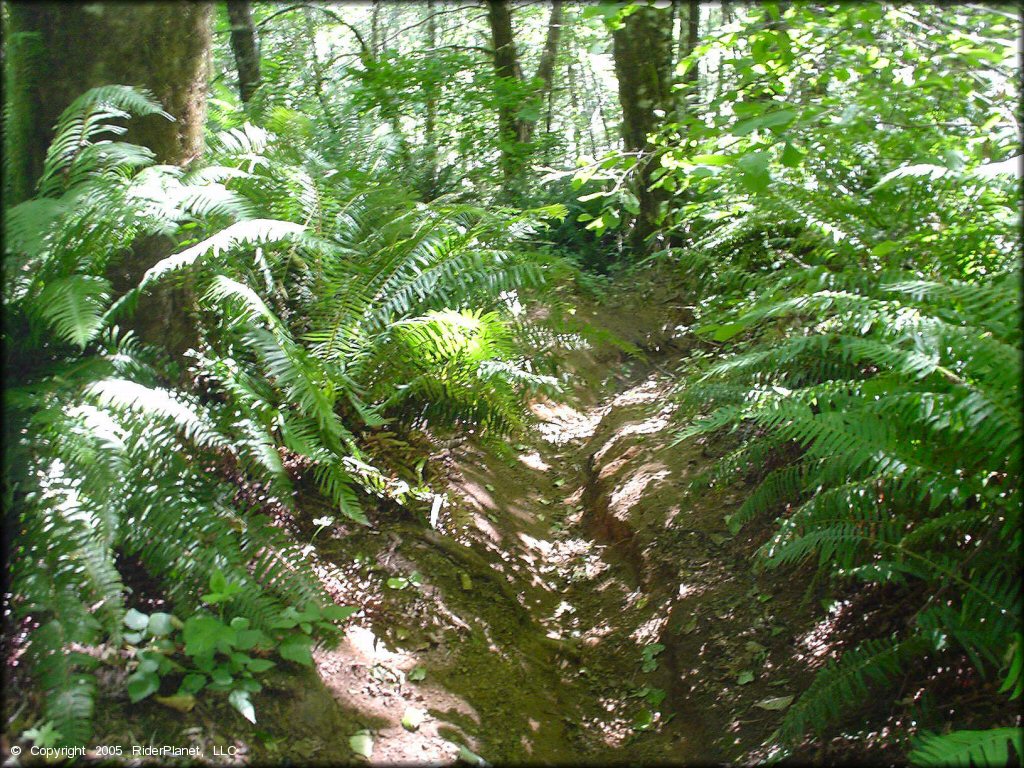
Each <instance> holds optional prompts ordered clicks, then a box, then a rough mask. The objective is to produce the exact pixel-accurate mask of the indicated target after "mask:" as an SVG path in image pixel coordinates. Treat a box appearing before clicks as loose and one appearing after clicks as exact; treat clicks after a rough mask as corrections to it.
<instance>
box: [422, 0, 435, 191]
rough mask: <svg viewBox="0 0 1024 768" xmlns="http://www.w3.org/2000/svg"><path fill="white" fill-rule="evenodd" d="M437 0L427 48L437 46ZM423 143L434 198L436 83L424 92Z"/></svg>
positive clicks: (430, 6) (430, 3) (431, 8)
mask: <svg viewBox="0 0 1024 768" xmlns="http://www.w3.org/2000/svg"><path fill="white" fill-rule="evenodd" d="M436 7H437V3H436V0H427V30H426V36H427V39H426V44H427V50H429V51H432V50H434V49H435V48H437V18H436V12H435V9H436ZM423 102H424V103H423V106H424V110H425V115H424V118H423V145H424V147H425V154H426V163H427V170H426V178H425V182H424V187H425V189H424V196H425V197H426V198H427V199H428V200H432V199H433V198H434V197H435V196H436V195H437V189H436V188H435V187H436V185H437V94H436V92H435V90H434V83H432V82H431V83H429V84H428V85H427V88H426V93H425V94H424V99H423Z"/></svg>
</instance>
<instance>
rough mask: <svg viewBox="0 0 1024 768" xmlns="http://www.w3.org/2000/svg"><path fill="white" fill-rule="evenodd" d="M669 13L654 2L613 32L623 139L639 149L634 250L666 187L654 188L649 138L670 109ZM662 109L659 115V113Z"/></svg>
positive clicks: (650, 226)
mask: <svg viewBox="0 0 1024 768" xmlns="http://www.w3.org/2000/svg"><path fill="white" fill-rule="evenodd" d="M667 21H668V18H667V14H666V13H664V11H663V10H662V9H658V8H654V7H653V6H641V7H639V8H637V9H636V10H635V11H634V12H633V13H631V14H630V15H629V16H628V17H626V20H625V23H624V24H623V25H622V26H621V27H620V28H619V29H616V30H615V31H614V32H613V33H612V44H613V57H614V59H615V74H616V76H617V78H618V81H619V103H620V104H621V105H622V139H623V143H624V144H625V147H626V150H627V151H628V152H637V153H639V154H640V160H639V162H638V163H637V170H636V178H635V185H634V189H635V193H636V196H637V199H638V200H639V202H640V212H639V213H638V214H637V217H636V221H635V222H634V224H633V230H632V232H631V233H630V243H631V245H632V247H633V248H634V250H637V251H640V250H643V249H644V248H645V247H646V245H647V244H646V240H647V238H648V237H649V236H650V235H651V234H652V233H653V232H654V231H655V229H656V228H657V225H658V219H659V213H660V210H659V209H660V205H661V202H662V201H663V200H664V198H665V193H664V191H663V190H660V189H658V190H651V189H650V185H651V179H650V176H651V172H652V171H653V170H654V167H655V163H654V162H653V161H654V159H655V157H654V151H655V147H654V146H653V145H652V144H651V143H650V141H649V140H648V138H647V137H648V135H649V134H651V133H654V132H655V131H656V130H657V129H658V127H659V126H660V125H661V123H662V120H663V118H664V116H665V115H667V114H669V113H670V112H671V111H672V106H673V104H672V69H673V60H672V26H671V25H670V24H667V23H666V22H667ZM659 112H660V113H661V115H659V114H658V113H659Z"/></svg>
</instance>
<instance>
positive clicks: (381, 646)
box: [318, 289, 800, 764]
mask: <svg viewBox="0 0 1024 768" xmlns="http://www.w3.org/2000/svg"><path fill="white" fill-rule="evenodd" d="M652 290H653V289H652ZM646 305H647V306H648V307H651V309H650V311H648V312H647V313H646V315H645V317H646V320H647V325H646V326H644V325H643V322H644V318H641V319H640V320H639V321H638V320H637V318H636V317H635V315H636V313H635V312H634V313H633V314H634V316H633V317H632V319H633V321H634V329H635V330H634V331H633V336H634V339H635V340H636V341H638V342H640V343H641V345H645V346H646V348H647V351H648V352H649V353H650V354H649V356H648V359H653V358H656V357H659V356H660V357H662V358H663V359H664V360H665V361H666V362H667V363H669V364H671V363H672V362H673V360H672V358H671V355H676V356H677V357H678V354H679V350H678V349H672V348H671V345H672V336H673V324H672V323H670V322H666V318H665V314H666V312H665V308H664V307H663V306H659V302H651V301H647V302H646ZM606 311H607V310H606ZM659 313H660V316H659ZM641 314H643V313H641ZM666 347H668V349H666ZM576 364H577V366H578V369H579V373H580V374H581V375H580V376H579V379H580V380H583V381H587V382H590V384H588V385H585V386H584V387H583V388H582V389H581V390H580V391H579V392H578V393H577V394H578V395H579V396H578V397H577V398H576V399H575V402H576V403H577V405H576V406H575V407H574V406H572V405H569V404H566V403H554V402H548V401H538V402H535V403H534V404H533V406H532V408H533V410H534V413H535V415H536V416H537V418H538V423H537V426H536V428H535V429H533V430H532V431H531V433H530V434H529V435H527V436H524V437H522V438H520V439H521V440H522V442H514V444H513V445H510V446H508V447H507V449H506V450H499V449H496V448H494V447H491V448H490V449H486V448H483V447H481V446H479V445H477V444H475V443H474V442H471V441H462V442H459V443H457V444H455V445H453V446H451V447H449V448H447V449H445V450H443V451H442V452H441V453H440V454H439V455H437V456H435V457H434V459H435V462H438V463H441V464H442V465H443V466H444V467H445V473H446V476H447V478H448V494H449V498H450V503H449V505H448V506H447V507H446V509H445V511H444V512H443V513H442V515H441V517H440V521H439V524H438V530H436V531H435V530H431V529H430V528H429V527H427V526H425V525H424V523H423V522H422V521H406V522H402V523H392V524H388V525H385V526H382V528H381V530H379V531H359V532H354V533H353V534H351V535H349V536H348V537H346V538H345V539H344V540H339V541H337V542H336V544H337V548H336V549H334V548H333V546H332V544H334V542H324V544H321V545H320V546H319V550H320V553H321V556H324V557H330V558H331V559H333V560H334V562H335V563H336V564H338V565H339V566H343V565H344V564H345V563H347V562H350V561H351V560H352V557H353V552H354V551H355V552H357V553H358V554H359V557H358V558H357V559H358V560H359V562H360V563H361V564H362V565H361V566H360V567H359V568H357V569H355V570H353V571H352V573H353V580H354V581H358V580H360V579H361V580H362V581H363V582H364V583H365V582H366V581H369V582H372V583H374V584H376V585H377V589H376V590H374V591H375V593H376V594H375V595H373V596H372V599H371V600H369V601H368V602H367V603H366V605H367V606H368V607H367V611H366V619H363V620H362V621H357V622H356V624H355V625H354V626H352V627H351V628H350V629H349V631H348V633H347V636H346V641H345V643H344V644H343V645H342V646H341V647H340V648H339V649H337V650H335V651H325V652H322V653H321V654H320V656H319V659H318V662H319V669H320V673H321V676H322V677H323V679H324V680H325V682H326V684H327V687H328V688H329V690H330V691H331V693H332V694H333V696H334V697H335V698H336V699H337V700H338V701H339V703H340V704H341V705H342V707H343V709H344V711H345V712H346V713H347V717H349V718H351V719H352V720H353V721H354V722H355V723H357V724H358V725H359V726H362V728H363V729H365V730H366V731H367V732H368V733H369V734H370V735H371V736H372V739H373V752H372V755H371V757H370V760H371V762H374V763H393V762H403V763H408V762H422V761H428V762H436V761H444V760H450V759H452V758H453V757H455V756H456V755H457V754H458V753H459V749H460V747H459V745H465V747H467V748H468V749H470V750H472V752H474V753H476V754H479V755H481V756H482V757H483V758H485V759H487V760H489V761H491V762H498V763H508V762H514V763H522V762H539V763H560V764H565V763H574V762H578V763H592V762H594V761H601V762H608V761H616V760H628V761H633V762H635V761H638V760H640V761H643V762H695V761H697V762H704V761H713V760H721V759H728V758H736V757H739V756H741V755H743V754H749V753H750V751H751V750H752V749H754V748H756V747H757V745H758V744H759V743H760V741H761V740H762V739H763V738H764V737H765V736H766V735H767V734H768V733H769V732H770V731H771V729H772V728H773V727H774V725H775V724H777V720H778V713H774V712H766V711H763V710H757V709H755V710H750V705H751V703H753V702H754V701H755V700H756V699H757V698H765V697H766V696H770V695H773V694H775V695H778V694H782V693H787V692H788V688H783V687H782V686H789V685H790V684H791V683H792V682H793V681H792V680H789V679H785V680H784V681H783V682H782V683H781V684H778V683H777V682H776V683H772V682H771V681H769V680H767V677H768V674H767V673H768V671H769V670H770V669H771V668H772V663H773V661H775V660H777V661H779V662H781V661H784V660H785V659H791V658H793V643H792V642H791V641H792V640H793V635H792V633H789V632H788V630H784V629H781V628H780V627H779V625H777V624H773V623H772V620H771V619H769V617H768V614H767V612H766V610H765V605H764V604H765V602H766V601H767V600H770V599H773V598H775V597H777V595H776V594H775V593H773V592H771V589H772V587H771V585H758V583H757V581H756V579H755V577H754V576H753V575H752V574H751V572H750V563H749V551H750V549H751V547H750V546H749V544H748V543H740V542H733V541H730V540H729V538H728V532H727V531H726V530H725V527H724V523H723V516H724V514H725V513H726V512H727V511H728V509H729V508H730V507H731V506H734V505H735V504H736V503H737V502H738V498H737V497H736V495H735V494H733V495H731V496H730V495H728V494H723V493H718V494H715V495H709V496H706V497H703V498H701V499H700V500H699V501H698V502H696V503H695V502H694V500H692V499H690V500H686V499H684V494H683V492H684V489H685V487H686V486H687V484H688V482H689V479H690V478H691V477H692V476H693V474H694V473H695V472H697V471H699V470H701V469H703V468H705V467H706V466H707V465H708V462H709V460H710V459H709V457H708V456H707V455H706V450H705V448H703V447H698V446H694V445H686V444H683V445H680V446H675V447H671V445H670V444H671V438H672V434H671V430H670V429H668V427H669V422H670V418H669V417H670V415H671V412H672V405H671V404H670V403H669V401H668V400H667V392H668V390H669V384H670V381H669V376H668V375H667V374H666V373H665V372H664V371H663V370H660V369H657V368H654V367H652V366H651V364H650V363H649V362H648V363H643V362H640V361H639V360H634V361H629V360H627V359H625V358H624V357H623V356H622V355H621V354H618V353H614V352H609V351H608V350H605V351H604V353H601V354H593V355H585V356H584V357H583V358H582V359H578V360H577V361H576ZM594 382H601V384H600V385H596V384H594ZM602 392H603V396H602V395H601V393H602ZM588 401H589V405H580V404H579V403H587V402H588ZM595 401H596V402H595ZM684 505H686V506H685V508H684ZM396 580H397V581H396ZM384 582H386V583H387V584H390V585H392V587H395V588H389V587H383V588H381V586H382V584H383V583H384ZM775 592H777V593H778V596H780V597H781V595H782V593H781V592H779V591H778V590H776V591H775ZM789 592H791V593H793V594H789V593H787V594H786V595H785V599H786V601H787V602H789V603H794V604H795V600H794V599H793V595H794V594H795V595H797V596H799V594H800V586H798V585H797V586H794V585H790V590H789ZM781 602H782V599H779V601H778V602H777V603H775V604H773V605H775V606H778V604H779V603H781ZM794 610H795V609H794ZM797 612H799V611H797ZM744 671H749V672H750V674H751V675H756V678H757V679H756V681H755V682H753V684H750V682H751V681H747V680H744V679H743V677H740V678H739V679H740V680H743V682H742V683H740V682H738V681H737V676H738V675H741V674H742V673H743V672H744ZM419 677H422V679H419V680H417V679H416V678H419ZM737 707H739V708H740V710H742V711H744V712H745V713H746V714H745V715H744V716H743V717H735V716H734V715H735V711H736V710H737ZM410 711H413V712H414V713H415V714H416V717H414V719H422V722H421V723H420V724H419V725H418V726H417V727H416V728H415V729H411V728H410V727H408V726H409V722H408V720H407V722H406V724H405V726H403V723H402V719H403V716H407V715H408V713H409V712H410ZM751 712H753V714H751ZM420 715H422V718H420V717H419V716H420ZM463 756H464V757H466V756H467V755H466V754H465V753H463Z"/></svg>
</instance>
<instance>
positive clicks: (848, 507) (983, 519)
mask: <svg viewBox="0 0 1024 768" xmlns="http://www.w3.org/2000/svg"><path fill="white" fill-rule="evenodd" d="M829 174H830V172H826V171H825V169H819V170H817V171H814V170H808V171H806V172H805V171H801V172H800V173H797V172H794V173H793V175H792V176H789V175H788V174H787V177H784V178H780V179H778V180H777V183H773V185H772V189H771V191H769V192H766V193H765V194H764V195H762V196H760V197H759V198H758V199H757V200H756V201H754V202H753V203H751V204H746V205H744V206H736V205H735V203H736V197H734V196H730V195H728V194H726V195H725V196H723V197H722V198H721V199H720V201H719V204H720V205H721V206H722V211H723V216H724V217H725V224H724V225H716V226H714V227H709V226H707V225H706V224H702V223H700V222H697V221H695V220H694V216H695V215H697V214H696V213H695V214H694V215H688V214H685V213H681V214H680V219H681V220H682V221H683V222H684V224H685V229H686V231H687V233H688V234H687V237H688V239H689V240H690V243H689V245H690V247H688V248H686V249H678V250H670V251H668V252H666V254H664V256H663V258H673V259H678V260H679V262H680V264H681V266H682V267H683V268H684V269H686V270H692V272H693V279H694V280H695V281H702V285H701V289H702V292H703V293H704V294H705V295H708V294H710V296H709V297H708V299H707V301H706V302H704V305H703V307H702V309H703V314H702V315H700V316H699V317H698V324H697V334H698V336H699V337H701V338H703V339H706V340H707V341H709V342H712V343H718V344H722V343H724V344H726V345H727V349H725V350H723V353H722V354H718V355H714V356H712V357H711V359H710V360H709V361H708V362H707V363H706V364H705V365H703V366H702V368H701V370H700V373H699V374H698V376H695V377H691V378H690V379H688V380H687V381H686V382H685V386H680V391H679V393H678V399H679V401H680V404H681V405H682V408H681V409H680V411H679V414H680V416H681V418H683V419H686V420H687V421H686V423H685V424H683V425H682V426H681V427H680V429H679V433H678V439H679V440H686V439H691V438H693V437H697V436H718V437H722V438H724V436H725V435H726V434H729V435H731V438H730V439H731V440H732V441H733V442H732V447H731V449H730V451H729V452H728V453H727V454H726V455H725V456H724V457H723V458H722V459H720V460H719V461H718V462H717V464H716V466H714V467H713V468H712V469H711V470H710V471H708V472H707V473H705V474H704V475H703V476H702V477H701V478H698V481H697V482H696V483H695V485H694V488H697V487H701V486H702V485H705V484H708V483H711V484H719V483H726V482H730V481H732V480H734V479H735V478H736V477H737V475H741V474H742V475H747V476H748V477H751V476H752V477H753V478H755V479H756V487H755V488H754V490H753V491H752V492H751V493H750V495H749V496H748V497H747V499H746V500H745V501H744V503H743V504H742V505H741V507H740V508H739V509H738V510H737V511H736V512H735V513H734V514H733V515H732V516H731V517H730V518H729V519H728V520H727V522H728V523H729V525H730V526H731V527H733V529H738V528H739V527H740V526H742V525H744V524H747V523H749V522H750V521H751V520H754V519H762V520H763V519H765V518H771V517H774V518H775V520H776V527H775V531H774V533H773V534H772V535H771V536H770V538H769V539H768V540H767V541H766V542H765V544H764V545H763V546H762V548H761V550H760V551H759V557H758V563H759V565H760V566H761V567H765V568H779V567H787V566H790V565H792V564H795V563H801V562H815V563H816V564H817V566H818V568H819V569H820V570H821V571H822V572H824V573H827V574H830V575H832V576H834V577H835V583H836V584H837V585H838V588H840V589H847V588H850V587H849V582H850V580H851V579H857V580H860V581H864V582H868V583H876V584H884V583H899V584H903V585H906V588H908V589H912V590H918V591H920V592H921V594H926V595H928V594H930V595H934V596H939V595H941V599H937V598H936V597H933V598H932V599H930V600H927V601H925V603H924V605H922V606H919V607H918V608H917V609H916V611H915V612H912V613H911V612H910V611H908V615H905V616H904V617H903V621H902V622H901V629H900V631H899V632H897V633H896V634H894V635H893V636H891V637H890V636H887V637H884V638H871V639H868V640H866V641H864V642H863V643H861V644H860V645H859V646H858V647H857V648H855V649H853V650H851V651H848V652H846V653H844V654H843V656H842V657H841V658H840V659H839V660H838V662H834V663H830V664H829V665H827V666H826V667H825V668H824V669H823V670H822V671H820V672H819V674H818V675H817V677H816V678H815V680H814V682H813V683H812V685H811V686H810V688H809V689H808V690H807V691H805V692H804V694H803V695H802V696H801V697H800V698H799V699H798V700H797V702H796V703H795V704H794V705H793V707H792V708H791V709H790V711H789V712H788V714H787V716H786V718H785V720H784V722H783V726H782V728H781V730H780V735H781V737H782V738H783V739H784V740H787V741H789V742H790V743H796V742H798V741H799V740H800V739H801V738H802V737H803V734H804V733H806V732H823V731H826V730H827V729H829V728H833V727H835V726H836V724H837V723H840V722H841V721H842V718H843V715H844V714H845V713H847V712H849V711H851V710H855V709H856V708H857V707H859V706H861V705H862V702H863V701H864V700H865V698H866V697H867V696H869V695H871V693H872V692H873V691H877V690H881V689H883V688H885V687H886V686H892V684H893V683H894V681H896V680H898V679H900V678H901V677H902V674H901V673H900V670H905V669H910V668H911V665H912V664H913V665H914V667H915V668H918V667H919V668H923V669H927V668H928V665H929V664H932V663H934V662H933V661H931V659H932V657H933V656H934V655H935V654H937V652H938V651H939V650H943V653H949V652H950V650H952V652H954V653H961V654H963V655H964V656H965V657H966V658H967V659H969V660H970V663H971V664H973V665H974V667H975V669H976V671H977V673H978V675H979V677H981V678H982V679H986V678H991V677H992V676H996V677H997V678H998V679H999V681H1000V686H999V687H1000V688H1001V690H1000V694H1002V695H1005V696H1007V697H1010V696H1014V695H1019V691H1020V689H1021V682H1020V681H1021V678H1022V674H1021V670H1022V668H1024V662H1022V661H1021V658H1022V656H1021V650H1020V642H1019V639H1018V638H1019V625H1020V621H1021V597H1022V595H1021V589H1020V585H1019V573H1018V571H1017V569H1016V568H1015V566H1014V565H1013V563H1015V562H1016V561H1017V558H1018V557H1019V555H1020V538H1021V536H1020V484H1019V465H1020V461H1021V441H1022V431H1024V430H1022V419H1021V401H1022V398H1021V376H1022V369H1021V340H1022V339H1021V330H1020V324H1019V311H1020V306H1021V290H1020V283H1019V278H1018V275H1017V274H1016V268H1017V267H1018V266H1019V254H1018V250H1017V249H1018V248H1019V233H1016V232H1015V231H1013V229H1012V228H1011V227H1009V225H1008V222H1009V219H1007V218H1006V217H1003V216H1000V215H991V214H990V213H989V212H988V211H981V210H980V209H979V208H978V205H977V201H976V198H975V197H972V195H974V194H975V193H977V192H978V191H979V190H982V189H983V190H984V191H985V194H986V195H987V200H988V203H990V204H992V205H993V206H995V207H999V206H1002V207H1004V208H1005V209H1006V210H1012V209H1014V203H1013V198H1012V194H1013V193H1012V191H1011V189H1010V185H1008V184H1006V183H1005V180H1004V179H1003V178H1002V177H1001V175H1000V174H999V173H988V172H977V169H965V170H964V171H962V172H961V171H958V172H954V171H950V170H948V169H945V168H943V169H942V171H941V173H940V172H939V171H937V170H936V169H935V168H925V167H917V168H914V167H910V168H903V169H900V170H898V171H896V172H893V173H890V174H888V175H885V176H883V174H878V175H876V176H875V177H874V178H875V179H876V180H877V179H878V177H879V176H882V180H881V181H880V182H877V183H875V184H874V185H873V186H870V185H861V186H857V185H856V184H854V183H853V182H852V181H850V180H847V181H845V182H844V184H845V188H846V191H845V192H844V194H841V195H840V194H838V193H837V194H831V193H826V192H825V190H829V189H833V188H834V185H835V184H836V181H835V179H834V178H831V177H830V175H829ZM801 175H803V177H801ZM808 176H813V182H814V183H813V184H809V183H808V178H807V177H808ZM734 181H735V180H726V181H725V182H723V183H724V186H725V188H726V190H730V189H731V187H730V185H731V184H732V183H734ZM851 190H852V191H851ZM909 200H913V201H914V205H916V206H917V208H915V210H916V211H917V213H919V214H921V215H923V213H922V212H923V211H925V210H927V211H928V212H929V215H932V216H933V217H934V218H935V220H937V221H942V222H948V223H949V226H948V227H944V228H942V229H941V231H940V232H938V233H935V234H928V235H927V236H925V235H924V234H922V235H918V234H916V233H913V234H907V233H905V232H904V230H905V227H906V224H905V218H906V213H905V206H906V205H908V204H909V203H908V201H909ZM730 206H733V207H731V208H730ZM737 210H738V211H740V213H739V214H737V213H736V211H737ZM699 214H700V215H706V214H707V211H706V210H701V211H699ZM958 218H963V219H964V220H970V222H971V225H970V227H968V228H966V229H965V228H960V227H958V226H957V225H956V222H957V220H958ZM681 230H682V227H681ZM694 233H696V234H694ZM878 243H881V244H882V246H883V247H875V245H874V244H878ZM909 264H913V265H914V267H915V270H916V271H914V272H911V271H908V270H907V268H906V265H909ZM737 442H738V444H737ZM925 727H927V725H926V726H925ZM1012 731H1013V729H997V730H995V731H991V732H977V733H974V732H955V733H954V734H950V738H949V741H948V742H947V741H942V739H945V738H947V737H932V738H934V739H936V740H935V741H931V740H929V739H925V740H923V741H922V742H921V743H922V745H931V746H928V747H925V746H921V747H920V748H919V749H918V750H917V751H916V752H914V753H913V759H914V760H918V759H920V760H922V761H927V760H932V761H934V763H935V764H939V763H940V762H942V761H943V759H942V755H944V754H948V755H949V756H950V760H951V761H953V762H955V761H956V760H962V761H963V762H962V764H965V765H966V764H968V762H969V761H970V760H978V761H981V760H985V759H988V758H991V757H994V758H995V759H996V761H998V762H1002V761H1005V760H1006V745H1007V743H1008V738H1009V737H1008V736H1007V735H1006V734H1007V733H1010V732H1012ZM958 733H971V735H970V736H966V735H964V736H960V735H957V734H958ZM996 733H999V734H1001V735H1000V736H998V737H996V736H993V734H996ZM1000 739H1002V740H1001V741H1000ZM975 743H976V744H977V746H976V749H975V751H971V750H972V744H975ZM993 745H995V746H993ZM947 750H948V752H947ZM1000 750H1002V751H1000ZM968 753H969V754H968Z"/></svg>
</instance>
